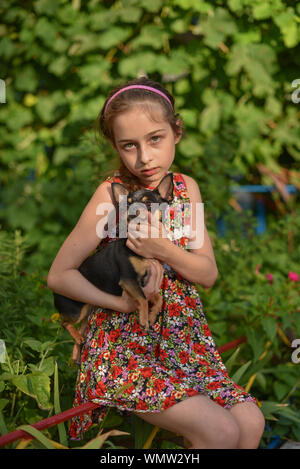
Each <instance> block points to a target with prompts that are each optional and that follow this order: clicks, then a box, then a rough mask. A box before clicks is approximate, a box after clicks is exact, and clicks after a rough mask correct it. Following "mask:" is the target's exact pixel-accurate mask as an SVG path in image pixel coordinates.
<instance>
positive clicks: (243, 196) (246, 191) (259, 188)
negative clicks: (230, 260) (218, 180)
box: [217, 184, 298, 236]
mask: <svg viewBox="0 0 300 469" xmlns="http://www.w3.org/2000/svg"><path fill="white" fill-rule="evenodd" d="M285 188H286V191H287V192H288V193H289V194H295V193H297V192H298V189H297V187H295V186H293V185H292V184H287V185H286V186H285ZM275 189H276V188H275V186H263V185H246V186H235V187H231V189H230V190H231V192H233V193H235V194H237V202H238V203H239V205H240V206H241V207H242V209H243V210H249V209H250V210H252V211H253V213H255V216H256V219H257V226H256V228H255V231H256V233H257V234H263V233H264V232H265V231H266V229H267V210H266V206H265V203H264V200H263V199H262V198H258V199H255V197H254V195H253V194H262V193H268V192H273V191H274V190H275ZM217 227H218V231H219V235H220V236H224V235H225V233H226V224H225V222H224V220H223V217H220V218H218V220H217Z"/></svg>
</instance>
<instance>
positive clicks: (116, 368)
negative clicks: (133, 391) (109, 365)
mask: <svg viewBox="0 0 300 469" xmlns="http://www.w3.org/2000/svg"><path fill="white" fill-rule="evenodd" d="M121 374H122V368H120V367H119V366H114V367H113V371H112V377H113V379H116V378H117V376H119V375H121Z"/></svg>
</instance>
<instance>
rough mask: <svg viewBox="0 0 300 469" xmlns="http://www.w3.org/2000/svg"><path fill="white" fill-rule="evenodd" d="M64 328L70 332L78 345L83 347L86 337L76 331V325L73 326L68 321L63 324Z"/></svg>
mask: <svg viewBox="0 0 300 469" xmlns="http://www.w3.org/2000/svg"><path fill="white" fill-rule="evenodd" d="M62 326H63V327H64V328H65V329H66V330H67V331H68V332H69V334H70V335H71V336H72V337H73V339H74V340H75V342H76V344H78V345H81V344H83V342H84V337H82V335H81V334H80V333H79V332H78V331H77V329H75V327H74V324H71V323H69V322H67V321H63V322H62Z"/></svg>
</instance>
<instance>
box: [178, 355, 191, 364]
mask: <svg viewBox="0 0 300 469" xmlns="http://www.w3.org/2000/svg"><path fill="white" fill-rule="evenodd" d="M178 356H179V359H180V361H181V363H183V364H185V363H187V362H188V361H189V354H188V353H187V352H179V354H178Z"/></svg>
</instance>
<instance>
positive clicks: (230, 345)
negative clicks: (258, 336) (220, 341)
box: [217, 336, 247, 353]
mask: <svg viewBox="0 0 300 469" xmlns="http://www.w3.org/2000/svg"><path fill="white" fill-rule="evenodd" d="M243 342H247V337H245V336H243V337H240V338H239V339H236V340H233V341H232V342H228V343H227V344H224V345H221V346H220V347H218V348H217V350H218V352H219V353H223V352H227V350H231V349H233V348H235V347H237V346H238V345H239V344H242V343H243Z"/></svg>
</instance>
